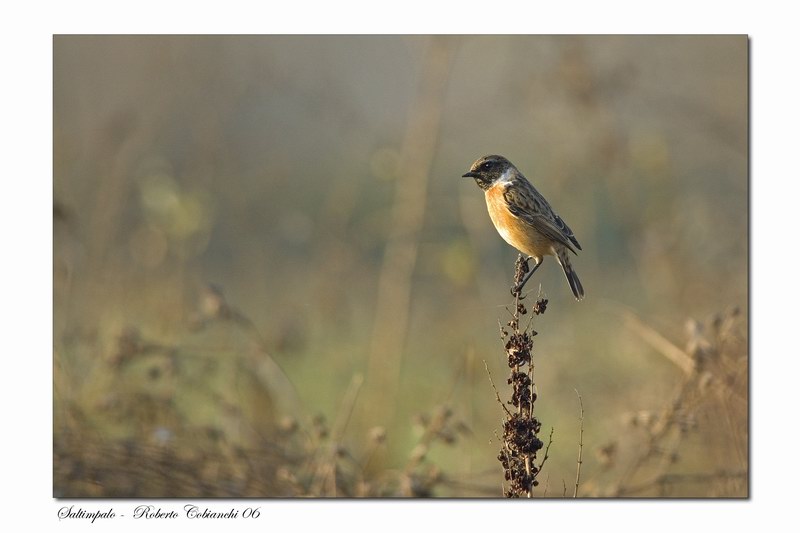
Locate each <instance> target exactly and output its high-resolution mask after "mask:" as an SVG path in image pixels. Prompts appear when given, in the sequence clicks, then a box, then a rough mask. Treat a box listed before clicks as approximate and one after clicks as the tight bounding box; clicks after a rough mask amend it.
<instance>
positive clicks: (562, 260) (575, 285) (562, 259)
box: [556, 248, 583, 300]
mask: <svg viewBox="0 0 800 533" xmlns="http://www.w3.org/2000/svg"><path fill="white" fill-rule="evenodd" d="M556 258H557V259H558V263H559V264H560V265H561V268H563V269H564V275H565V276H566V277H567V282H568V283H569V288H570V289H572V294H574V295H575V299H576V300H583V285H581V280H579V279H578V275H577V274H576V273H575V271H574V270H572V263H570V261H569V255H567V249H566V248H561V249H560V250H558V254H557V255H556Z"/></svg>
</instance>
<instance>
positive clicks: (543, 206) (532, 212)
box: [503, 180, 581, 253]
mask: <svg viewBox="0 0 800 533" xmlns="http://www.w3.org/2000/svg"><path fill="white" fill-rule="evenodd" d="M516 184H517V185H518V186H517V187H507V188H506V190H505V192H504V193H503V198H504V199H505V201H506V204H507V205H508V210H509V211H511V213H512V214H513V215H514V216H516V217H517V218H520V219H522V220H523V221H525V222H526V223H527V224H529V225H530V226H532V227H533V228H534V229H536V230H537V231H538V232H539V233H541V234H542V235H544V236H545V237H547V238H549V239H552V240H554V241H556V242H560V243H561V244H563V245H564V246H566V247H567V248H569V249H570V250H571V251H572V253H577V252H576V251H575V248H573V247H572V245H573V244H574V245H575V246H576V247H577V248H578V250H580V249H581V245H580V244H578V240H577V239H576V238H575V235H574V234H573V233H572V230H571V229H569V226H567V224H566V223H565V222H564V221H563V220H561V217H560V216H558V215H557V214H555V212H554V211H553V208H552V207H550V204H548V203H547V200H545V199H544V197H543V196H542V195H541V194H539V192H538V191H537V190H536V189H534V188H533V185H531V184H530V182H528V181H527V180H517V181H516Z"/></svg>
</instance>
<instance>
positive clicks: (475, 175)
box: [461, 171, 478, 178]
mask: <svg viewBox="0 0 800 533" xmlns="http://www.w3.org/2000/svg"><path fill="white" fill-rule="evenodd" d="M461 177H462V178H477V177H478V173H477V172H472V171H469V172H467V173H466V174H464V175H463V176H461Z"/></svg>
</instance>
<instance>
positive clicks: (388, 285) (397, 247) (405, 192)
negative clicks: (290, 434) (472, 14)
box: [366, 37, 458, 418]
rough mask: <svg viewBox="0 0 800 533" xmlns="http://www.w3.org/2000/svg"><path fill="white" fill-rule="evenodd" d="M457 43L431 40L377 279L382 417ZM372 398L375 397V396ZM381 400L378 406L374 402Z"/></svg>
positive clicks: (395, 370)
mask: <svg viewBox="0 0 800 533" xmlns="http://www.w3.org/2000/svg"><path fill="white" fill-rule="evenodd" d="M457 46H458V42H457V40H456V38H453V37H431V38H430V40H429V42H428V45H427V49H426V51H425V55H424V58H423V62H422V72H421V73H420V78H419V83H418V86H417V93H416V98H415V101H414V104H413V105H412V107H411V111H410V116H409V121H408V126H407V128H406V132H405V137H404V139H403V146H402V151H401V161H400V168H399V172H398V177H397V181H396V186H395V193H394V205H393V207H392V214H391V225H390V226H389V234H388V235H387V240H386V248H385V249H384V255H383V263H382V266H381V272H380V277H379V279H378V299H377V304H376V306H375V321H374V323H373V330H372V337H371V342H370V351H369V359H368V365H367V379H366V386H367V390H368V391H369V392H367V394H366V396H367V397H368V398H370V399H371V400H373V401H372V402H369V403H367V405H370V407H371V408H372V409H373V412H372V413H371V415H372V416H377V417H380V418H385V417H390V416H392V415H393V414H394V404H395V398H396V395H397V387H398V380H399V375H400V367H401V361H402V357H403V350H404V348H405V340H406V336H407V330H408V322H409V309H410V303H411V277H412V275H413V272H414V266H415V264H416V260H417V246H418V241H419V233H420V231H421V229H422V224H423V221H424V216H425V208H426V203H427V194H428V178H429V175H430V169H431V164H432V162H433V157H434V155H435V153H436V146H437V143H438V137H439V131H440V123H441V117H442V108H443V107H444V101H445V95H446V88H447V80H448V78H449V74H450V64H451V59H452V57H453V56H454V53H455V50H456V49H457ZM373 394H374V396H373ZM376 399H380V401H374V400H376Z"/></svg>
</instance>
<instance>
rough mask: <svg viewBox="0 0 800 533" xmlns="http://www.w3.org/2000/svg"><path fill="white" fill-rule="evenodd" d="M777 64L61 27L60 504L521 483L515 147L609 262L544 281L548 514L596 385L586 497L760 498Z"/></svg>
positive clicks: (678, 46)
mask: <svg viewBox="0 0 800 533" xmlns="http://www.w3.org/2000/svg"><path fill="white" fill-rule="evenodd" d="M747 48H748V42H747V38H746V37H745V36H593V37H580V36H551V37H547V36H449V37H429V36H383V37H382V36H269V37H242V36H215V37H200V36H195V37H192V36H185V37H169V36H160V37H146V36H139V37H126V36H94V37H92V36H56V37H55V38H54V49H53V50H54V153H53V156H54V157H53V161H54V182H53V188H54V198H55V205H54V265H53V277H54V359H53V364H54V413H55V414H54V426H53V429H54V494H55V495H56V496H60V497H75V496H98V497H100V496H123V497H124V496H128V497H132V496H140V497H162V496H184V497H188V496H262V497H267V496H373V497H375V496H445V497H459V496H470V497H472V496H481V497H483V496H491V497H499V496H501V494H502V491H501V488H500V485H501V481H502V472H501V469H500V466H499V464H498V462H497V459H496V456H497V448H498V445H499V443H498V439H497V437H496V432H497V431H498V429H499V428H500V423H501V419H502V410H501V409H500V407H499V406H498V405H497V402H496V400H495V397H494V392H493V391H492V388H491V386H490V384H489V380H488V377H487V374H486V370H485V368H484V361H485V362H486V365H487V366H488V368H489V370H490V371H491V373H492V376H493V377H494V380H495V382H496V383H497V384H498V387H499V388H500V391H501V393H503V392H504V391H505V390H506V386H505V384H504V382H503V381H504V377H503V376H504V375H505V373H506V368H505V362H504V361H503V359H502V357H503V350H502V343H501V341H500V338H499V328H498V320H501V321H504V320H506V319H507V318H506V317H507V311H506V310H505V307H506V306H508V305H510V304H511V298H510V294H509V286H510V283H511V275H512V272H513V262H514V259H515V258H516V252H515V251H514V250H512V249H511V248H510V247H509V246H507V245H506V244H505V243H504V242H503V241H502V239H500V237H499V236H498V235H497V234H496V232H495V230H494V229H493V227H492V225H491V222H490V220H489V217H488V215H487V213H486V208H485V205H484V202H483V197H482V193H481V191H480V190H479V189H478V188H477V187H476V186H475V184H474V183H473V182H472V180H466V179H462V178H461V177H460V176H461V175H462V174H463V173H464V172H465V171H466V170H467V169H468V167H469V165H470V164H471V163H472V162H473V161H474V160H475V159H477V158H478V157H479V156H481V155H485V154H488V153H499V154H502V155H505V156H506V157H508V158H509V159H510V160H511V161H513V162H514V163H515V164H516V165H517V166H518V168H519V169H520V170H521V171H522V172H523V173H524V174H525V175H526V176H527V177H528V178H529V179H530V180H531V181H532V182H533V183H534V185H535V186H536V187H537V188H538V189H539V190H540V191H541V192H542V193H543V194H544V196H545V197H546V198H548V200H549V201H550V203H551V204H552V205H553V206H554V208H555V210H556V211H557V212H558V213H559V214H560V215H561V216H562V217H563V218H564V220H565V221H567V223H568V224H569V225H570V227H571V228H572V229H573V231H574V232H575V235H576V237H577V238H578V240H579V241H580V243H581V245H582V246H583V251H582V252H581V253H580V255H579V256H578V257H577V258H576V259H575V260H574V261H573V264H574V266H575V269H576V271H577V272H578V274H579V275H580V277H581V280H582V282H583V285H584V287H585V289H586V299H585V300H584V301H582V302H575V301H574V299H573V298H572V295H571V293H570V291H569V288H568V286H567V284H566V281H565V280H564V279H563V274H562V273H561V272H560V269H559V268H558V267H557V264H556V263H555V262H554V261H553V260H552V258H550V259H547V260H546V261H545V264H544V266H543V267H542V268H541V269H540V270H539V271H538V272H537V274H536V277H535V278H534V279H533V281H532V282H531V283H530V284H529V286H528V288H529V289H530V290H533V291H534V293H535V292H536V291H537V290H538V284H541V288H542V291H543V292H544V293H545V294H546V295H547V298H548V299H549V302H550V303H549V307H548V312H547V314H546V315H542V316H541V317H537V318H536V321H535V323H534V327H535V329H536V330H537V331H538V332H539V335H538V336H537V337H536V341H535V355H534V359H535V361H536V373H537V387H538V394H539V399H538V401H537V403H536V409H537V411H538V416H539V418H540V420H541V421H542V422H543V424H544V430H543V434H544V435H545V436H546V435H547V434H549V431H550V428H553V429H554V435H553V439H554V440H553V444H552V447H551V449H550V453H549V455H550V457H549V459H548V463H547V466H546V468H545V471H544V472H543V476H546V477H547V482H546V484H547V486H548V487H549V488H548V489H547V494H546V495H547V496H554V497H556V496H562V495H563V492H562V485H566V486H569V485H570V483H572V484H573V485H574V478H575V469H576V456H577V447H578V444H577V443H578V434H579V420H578V418H579V406H578V400H577V397H576V389H577V391H579V393H580V395H581V397H582V399H583V404H584V409H585V413H584V430H585V433H584V437H583V443H584V449H583V458H584V464H583V470H582V480H583V484H582V490H581V494H582V495H583V496H605V497H614V496H679V497H682V496H692V497H720V496H722V497H742V496H746V495H747V494H748V484H747V480H748V435H747V431H748V420H747V417H748V408H747V406H748V384H747V369H748V362H747V357H748V322H747V316H748V52H747ZM687 360H688V361H691V362H690V363H688V364H689V366H688V367H686V366H684V367H681V364H680V362H681V361H683V362H684V363H686V361H687ZM676 361H678V362H677V363H676ZM540 479H541V480H542V481H543V484H544V477H542V478H540ZM569 494H571V492H570V493H569ZM538 495H540V496H542V495H544V486H543V487H542V490H541V491H540V492H539V494H538Z"/></svg>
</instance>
